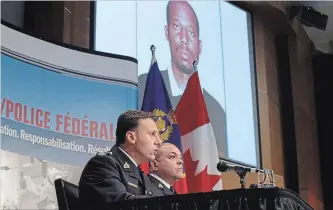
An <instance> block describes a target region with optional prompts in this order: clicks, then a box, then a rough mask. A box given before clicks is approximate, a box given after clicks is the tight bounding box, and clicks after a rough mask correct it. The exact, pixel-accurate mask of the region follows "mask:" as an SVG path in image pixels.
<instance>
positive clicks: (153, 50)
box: [150, 45, 156, 65]
mask: <svg viewBox="0 0 333 210" xmlns="http://www.w3.org/2000/svg"><path fill="white" fill-rule="evenodd" d="M150 51H151V65H153V63H154V62H155V61H156V57H155V51H156V47H155V45H151V46H150Z"/></svg>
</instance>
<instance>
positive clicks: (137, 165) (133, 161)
mask: <svg viewBox="0 0 333 210" xmlns="http://www.w3.org/2000/svg"><path fill="white" fill-rule="evenodd" d="M119 149H120V151H122V152H123V153H124V154H125V155H126V156H127V157H128V158H129V159H130V160H131V161H132V162H133V164H134V165H135V166H136V167H138V164H137V163H136V162H135V160H133V158H132V157H131V156H129V155H128V154H127V152H125V151H124V150H123V149H122V148H121V147H119Z"/></svg>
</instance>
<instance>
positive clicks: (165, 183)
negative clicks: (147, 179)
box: [150, 174, 171, 189]
mask: <svg viewBox="0 0 333 210" xmlns="http://www.w3.org/2000/svg"><path fill="white" fill-rule="evenodd" d="M150 175H151V176H152V177H154V178H155V179H157V180H158V181H160V182H162V184H163V185H164V186H166V187H167V188H168V189H170V187H171V185H170V184H168V183H167V182H166V181H164V180H163V179H162V178H161V177H159V176H157V175H156V174H150Z"/></svg>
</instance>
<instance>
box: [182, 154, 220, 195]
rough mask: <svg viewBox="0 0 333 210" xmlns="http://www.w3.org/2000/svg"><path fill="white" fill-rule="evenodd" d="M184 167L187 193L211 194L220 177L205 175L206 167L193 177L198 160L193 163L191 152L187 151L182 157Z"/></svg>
mask: <svg viewBox="0 0 333 210" xmlns="http://www.w3.org/2000/svg"><path fill="white" fill-rule="evenodd" d="M183 157H184V165H185V170H186V179H187V187H188V192H189V193H197V192H211V191H213V187H214V186H215V185H216V184H217V182H218V181H220V179H221V176H218V175H210V174H208V173H207V167H208V165H206V166H205V168H204V170H202V171H201V172H200V173H198V174H197V175H195V171H196V169H197V166H198V164H199V160H196V161H193V160H192V155H191V151H190V150H189V149H188V150H186V151H185V153H184V155H183Z"/></svg>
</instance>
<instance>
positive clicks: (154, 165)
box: [149, 160, 158, 171]
mask: <svg viewBox="0 0 333 210" xmlns="http://www.w3.org/2000/svg"><path fill="white" fill-rule="evenodd" d="M149 166H150V168H151V169H152V171H158V162H157V161H156V160H152V161H149Z"/></svg>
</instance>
